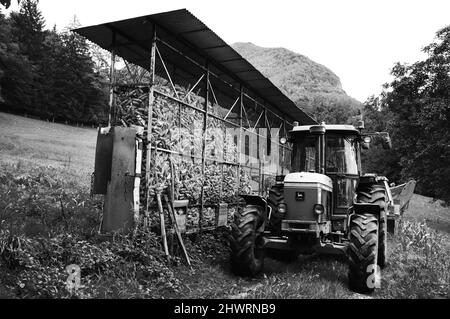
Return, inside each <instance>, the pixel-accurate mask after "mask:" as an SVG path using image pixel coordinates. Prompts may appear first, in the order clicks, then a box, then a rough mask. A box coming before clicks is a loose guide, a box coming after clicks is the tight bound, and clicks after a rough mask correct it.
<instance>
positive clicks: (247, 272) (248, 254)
mask: <svg viewBox="0 0 450 319" xmlns="http://www.w3.org/2000/svg"><path fill="white" fill-rule="evenodd" d="M264 216H265V212H264V208H263V207H261V206H257V205H247V206H245V208H244V210H243V211H242V212H236V213H235V215H234V221H233V223H232V224H231V238H230V246H231V256H230V257H231V258H230V259H231V260H230V261H231V270H232V271H233V273H235V274H236V275H241V276H255V275H256V274H258V273H259V272H260V271H261V270H262V268H263V265H264V250H263V237H262V232H263V231H264V220H265V217H264Z"/></svg>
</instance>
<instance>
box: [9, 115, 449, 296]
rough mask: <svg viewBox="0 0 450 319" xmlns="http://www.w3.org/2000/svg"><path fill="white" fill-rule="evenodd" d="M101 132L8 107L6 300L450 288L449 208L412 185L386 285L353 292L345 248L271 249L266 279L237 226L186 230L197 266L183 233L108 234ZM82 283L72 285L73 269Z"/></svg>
mask: <svg viewBox="0 0 450 319" xmlns="http://www.w3.org/2000/svg"><path fill="white" fill-rule="evenodd" d="M96 134H97V133H96V130H95V129H93V128H81V127H73V126H67V125H63V124H55V123H49V122H45V121H39V120H35V119H30V118H25V117H20V116H16V115H10V114H5V113H0V297H3V298H450V289H449V285H448V284H449V282H450V271H449V269H450V253H449V252H450V249H449V243H450V239H449V236H450V209H449V208H448V207H444V206H442V205H441V203H440V202H439V201H433V200H432V199H430V198H428V197H424V196H420V195H414V197H413V199H412V202H411V203H410V207H409V210H408V212H407V213H406V215H405V216H404V220H403V222H402V223H401V225H400V227H399V231H398V234H397V235H396V237H395V238H394V237H392V236H390V237H389V255H390V262H389V265H388V267H387V268H386V269H385V270H383V273H382V287H381V289H379V290H377V291H376V292H375V293H374V294H372V295H360V294H355V293H353V292H351V291H349V290H348V288H347V287H348V285H347V266H346V260H345V258H340V259H339V258H336V257H333V256H315V255H312V256H301V257H299V259H298V260H297V261H296V262H294V263H285V262H280V261H276V260H273V259H270V258H266V266H265V269H264V271H263V273H262V274H261V275H260V276H258V277H257V278H253V279H250V278H240V277H236V276H234V275H233V274H232V273H231V271H230V267H229V263H228V253H229V252H228V246H227V241H226V235H227V230H226V229H222V230H218V231H215V232H210V233H205V234H202V235H197V236H191V237H188V238H186V245H187V250H188V252H189V254H190V256H191V259H192V261H193V269H189V268H188V267H187V266H186V265H185V264H184V261H183V259H182V258H181V254H180V249H179V247H177V244H176V241H175V240H173V238H169V242H171V239H172V240H173V245H172V246H171V247H172V249H171V252H172V255H173V256H172V257H171V258H170V260H169V261H168V260H166V258H165V257H164V254H163V253H162V249H161V244H160V241H159V240H158V237H157V236H156V235H155V234H153V233H149V232H148V231H146V230H145V229H139V230H138V231H137V232H136V233H135V234H133V235H131V236H121V235H118V234H117V235H115V236H113V237H107V236H102V235H99V234H98V229H99V225H100V222H101V208H102V198H101V196H95V197H91V196H90V194H89V192H90V189H89V179H90V174H91V173H92V171H93V166H94V153H95V140H96ZM73 263H76V264H78V265H80V267H81V271H82V273H81V275H82V276H81V283H82V286H81V288H80V289H79V290H77V291H69V290H68V289H67V288H66V280H67V276H68V275H67V272H66V270H65V267H67V266H68V265H70V264H73Z"/></svg>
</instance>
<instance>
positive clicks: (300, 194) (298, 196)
mask: <svg viewBox="0 0 450 319" xmlns="http://www.w3.org/2000/svg"><path fill="white" fill-rule="evenodd" d="M295 199H296V200H299V201H304V200H305V193H304V192H296V193H295Z"/></svg>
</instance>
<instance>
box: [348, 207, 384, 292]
mask: <svg viewBox="0 0 450 319" xmlns="http://www.w3.org/2000/svg"><path fill="white" fill-rule="evenodd" d="M378 229H379V227H378V218H377V216H375V215H373V214H355V215H352V216H351V220H350V243H349V246H348V255H349V258H350V265H349V273H348V280H349V286H350V289H351V290H353V291H356V292H359V293H370V292H372V291H373V290H374V288H375V286H376V283H377V282H376V281H374V280H378V278H377V277H376V276H377V275H378V273H377V272H378V268H377V259H378V258H377V257H378Z"/></svg>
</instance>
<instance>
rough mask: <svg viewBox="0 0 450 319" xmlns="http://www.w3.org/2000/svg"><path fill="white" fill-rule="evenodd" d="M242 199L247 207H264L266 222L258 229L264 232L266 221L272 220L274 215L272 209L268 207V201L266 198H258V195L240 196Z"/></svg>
mask: <svg viewBox="0 0 450 319" xmlns="http://www.w3.org/2000/svg"><path fill="white" fill-rule="evenodd" d="M239 197H241V198H242V199H244V201H245V204H246V205H257V206H261V207H264V211H265V215H264V222H263V223H262V225H260V227H259V228H258V231H264V228H265V225H266V221H267V220H269V219H270V217H271V215H272V208H271V207H270V206H269V205H267V200H266V199H265V198H264V197H261V196H258V195H244V194H241V195H239Z"/></svg>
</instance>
